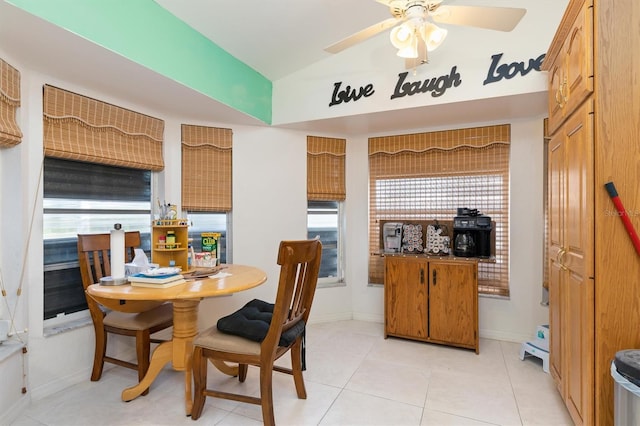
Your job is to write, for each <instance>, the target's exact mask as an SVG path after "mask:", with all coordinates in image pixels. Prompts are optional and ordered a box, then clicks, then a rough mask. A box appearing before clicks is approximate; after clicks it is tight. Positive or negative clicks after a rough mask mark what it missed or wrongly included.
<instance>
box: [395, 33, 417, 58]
mask: <svg viewBox="0 0 640 426" xmlns="http://www.w3.org/2000/svg"><path fill="white" fill-rule="evenodd" d="M397 55H398V56H400V57H401V58H417V57H418V37H417V35H416V34H415V33H414V34H412V35H411V38H410V43H409V44H408V45H407V46H405V47H403V48H400V49H398V53H397Z"/></svg>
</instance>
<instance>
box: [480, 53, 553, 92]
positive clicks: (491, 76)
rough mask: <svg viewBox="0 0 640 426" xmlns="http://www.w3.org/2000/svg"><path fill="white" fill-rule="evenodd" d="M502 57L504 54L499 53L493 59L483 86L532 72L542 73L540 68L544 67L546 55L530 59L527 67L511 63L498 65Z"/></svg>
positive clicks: (518, 63)
mask: <svg viewBox="0 0 640 426" xmlns="http://www.w3.org/2000/svg"><path fill="white" fill-rule="evenodd" d="M502 55H503V54H502V53H498V54H495V55H493V56H492V57H491V66H490V67H489V72H488V73H487V78H486V79H485V80H484V81H483V82H482V85H483V86H485V85H487V84H489V83H495V82H497V81H500V80H502V79H503V78H506V79H507V80H508V79H510V78H513V77H515V76H516V75H518V74H520V75H522V76H525V75H527V74H529V72H530V71H531V70H536V71H540V68H541V67H542V61H543V60H544V57H545V54H544V53H543V54H542V55H540V56H538V57H537V58H536V59H529V64H528V65H525V63H524V62H511V63H510V64H508V65H507V64H502V65H498V64H499V63H500V59H502Z"/></svg>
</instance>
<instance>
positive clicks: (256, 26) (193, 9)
mask: <svg viewBox="0 0 640 426" xmlns="http://www.w3.org/2000/svg"><path fill="white" fill-rule="evenodd" d="M452 1H455V0H450V2H452ZM472 1H473V0H472ZM155 2H156V3H158V4H159V5H160V6H162V7H164V8H165V9H167V10H168V11H169V12H171V13H172V14H174V15H175V16H177V17H178V18H180V19H181V20H182V21H184V22H185V23H187V24H188V25H189V26H191V27H192V28H194V29H196V30H197V31H198V32H200V33H201V34H203V35H204V36H206V37H207V38H209V39H210V40H212V41H213V42H214V43H216V44H217V45H218V46H220V47H222V48H223V49H224V50H226V51H227V52H229V53H231V54H232V55H233V56H235V57H236V58H237V59H239V60H241V61H242V62H244V63H245V64H247V65H249V66H250V67H252V68H253V69H255V70H257V71H258V72H260V73H261V74H262V75H264V76H265V77H267V78H268V79H269V80H272V81H273V80H278V79H280V78H282V77H285V76H286V75H288V74H291V73H293V72H296V71H298V70H300V69H302V68H305V67H307V66H309V65H311V64H313V63H314V62H317V61H319V60H321V59H323V58H326V57H327V56H330V55H331V54H329V53H326V52H325V51H324V48H325V47H327V46H329V45H330V44H333V43H335V42H337V41H339V40H341V39H343V38H345V37H347V36H349V35H351V34H353V33H355V32H357V31H359V30H361V29H363V28H365V27H368V26H369V25H372V24H375V23H376V22H379V21H382V20H383V19H387V18H390V17H391V15H390V13H389V8H388V7H386V6H385V5H384V4H381V3H378V2H376V1H375V0H268V1H265V0H186V1H185V0H155Z"/></svg>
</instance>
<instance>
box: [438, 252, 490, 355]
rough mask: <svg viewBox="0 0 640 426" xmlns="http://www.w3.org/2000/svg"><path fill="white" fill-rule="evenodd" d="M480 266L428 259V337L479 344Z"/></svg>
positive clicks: (466, 344)
mask: <svg viewBox="0 0 640 426" xmlns="http://www.w3.org/2000/svg"><path fill="white" fill-rule="evenodd" d="M476 268H477V266H476V265H475V264H473V263H453V262H437V261H432V262H429V338H430V339H432V340H437V341H441V342H447V343H451V344H455V345H465V346H470V347H476V337H477V317H478V283H477V279H476Z"/></svg>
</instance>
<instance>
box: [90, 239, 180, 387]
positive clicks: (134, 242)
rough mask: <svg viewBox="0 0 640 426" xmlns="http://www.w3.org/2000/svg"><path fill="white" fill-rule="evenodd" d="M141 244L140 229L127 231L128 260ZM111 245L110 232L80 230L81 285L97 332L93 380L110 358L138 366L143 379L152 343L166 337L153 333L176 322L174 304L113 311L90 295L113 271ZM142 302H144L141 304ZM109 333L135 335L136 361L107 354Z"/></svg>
mask: <svg viewBox="0 0 640 426" xmlns="http://www.w3.org/2000/svg"><path fill="white" fill-rule="evenodd" d="M138 247H140V232H138V231H133V232H126V233H125V248H126V249H125V256H126V259H125V261H126V262H129V261H131V260H132V259H133V257H134V249H135V248H138ZM110 249H111V234H108V233H107V234H78V260H79V262H80V275H81V276H82V285H83V286H84V289H85V297H86V299H87V305H89V312H90V313H91V319H92V320H93V328H94V330H95V335H96V345H95V352H94V356H93V370H92V372H91V380H92V381H98V380H100V377H101V376H102V370H103V368H104V363H105V362H109V363H112V364H116V365H119V366H121V367H126V368H131V369H134V370H137V371H138V380H139V381H140V380H142V378H143V377H144V375H145V374H146V372H147V370H148V369H149V354H150V350H151V348H150V347H151V343H161V342H163V341H164V340H160V339H152V338H151V335H152V334H154V333H156V332H158V331H161V330H164V329H166V328H169V327H171V326H172V325H173V307H172V305H171V304H170V303H161V302H154V303H152V304H149V303H147V304H145V305H144V309H145V310H144V311H139V312H120V311H111V310H108V309H107V308H105V307H104V306H102V305H100V304H99V303H98V302H96V300H94V299H93V298H92V297H91V296H89V295H88V294H87V293H86V289H87V287H88V286H89V285H91V284H95V283H98V282H100V278H102V277H107V276H110V275H111V262H110V255H109V252H110ZM140 306H143V305H142V304H141V305H140ZM141 309H142V307H141ZM108 333H112V334H118V335H123V336H133V337H135V341H136V356H137V362H136V363H134V362H130V361H125V360H122V359H119V358H115V357H112V356H108V355H107V354H106V350H107V335H108ZM146 393H148V389H147V390H146V391H145V392H144V394H146Z"/></svg>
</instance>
